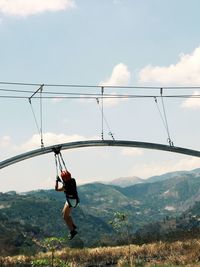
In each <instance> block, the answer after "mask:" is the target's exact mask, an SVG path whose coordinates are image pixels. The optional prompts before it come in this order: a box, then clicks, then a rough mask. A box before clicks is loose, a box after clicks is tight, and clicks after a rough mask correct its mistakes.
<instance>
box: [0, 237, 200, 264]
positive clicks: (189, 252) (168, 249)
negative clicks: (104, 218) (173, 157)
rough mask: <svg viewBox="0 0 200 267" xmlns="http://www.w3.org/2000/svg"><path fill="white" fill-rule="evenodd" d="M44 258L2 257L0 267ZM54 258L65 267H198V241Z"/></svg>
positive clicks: (70, 253)
mask: <svg viewBox="0 0 200 267" xmlns="http://www.w3.org/2000/svg"><path fill="white" fill-rule="evenodd" d="M48 258H49V259H50V258H51V253H40V254H38V255H36V256H35V257H25V256H15V257H5V258H1V261H0V266H31V261H34V260H36V259H39V260H42V259H43V260H44V259H48ZM55 258H56V259H59V262H62V263H65V266H69V267H97V266H99V267H100V266H102V267H103V266H116V267H126V266H127V267H128V266H130V267H131V266H145V267H153V266H154V267H155V266H163V267H164V266H165V267H173V266H182V267H183V266H187V267H191V266H200V240H197V239H195V240H188V241H185V242H180V241H177V242H173V243H165V242H157V243H152V244H144V245H141V246H137V245H130V246H121V247H100V248H93V249H70V248H66V249H64V250H62V251H57V252H56V253H55ZM56 262H57V263H56ZM38 266H40V265H38ZM41 266H42V265H41ZM43 266H44V265H43ZM46 266H50V265H46ZM54 266H61V265H60V264H59V263H58V261H55V264H54ZM62 266H64V265H62Z"/></svg>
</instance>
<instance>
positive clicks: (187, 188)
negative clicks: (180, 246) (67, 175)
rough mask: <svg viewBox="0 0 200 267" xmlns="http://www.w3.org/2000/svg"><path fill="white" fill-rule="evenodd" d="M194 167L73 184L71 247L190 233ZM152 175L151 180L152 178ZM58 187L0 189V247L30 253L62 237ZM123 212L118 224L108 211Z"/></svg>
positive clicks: (195, 208) (199, 215) (195, 226)
mask: <svg viewBox="0 0 200 267" xmlns="http://www.w3.org/2000/svg"><path fill="white" fill-rule="evenodd" d="M199 178H200V169H197V170H194V171H191V172H175V173H170V174H165V175H162V176H160V180H159V177H152V178H150V181H148V180H147V181H145V182H143V183H139V184H135V185H132V186H128V187H120V186H117V185H108V184H101V183H92V184H86V185H82V186H79V187H78V191H79V195H80V199H81V203H80V205H79V207H77V208H76V209H75V210H73V217H74V220H75V222H76V224H77V226H78V232H79V233H78V235H77V236H76V237H75V239H74V240H73V242H70V243H69V244H67V246H68V247H71V248H86V247H97V246H105V245H106V246H116V245H123V244H127V243H131V242H132V243H134V244H143V243H150V242H154V241H175V240H183V239H185V237H186V238H187V239H188V238H191V237H192V238H196V237H198V235H199V232H200V202H199V201H200V179H199ZM154 180H156V181H155V182H153V181H154ZM64 201H65V196H64V194H63V193H62V192H55V190H38V191H31V192H26V193H24V194H18V193H16V192H14V191H11V192H7V193H0V252H1V256H7V255H9V256H10V255H17V254H24V255H34V254H36V253H38V251H39V250H41V247H40V246H39V243H40V242H41V240H44V239H45V238H48V237H57V238H60V237H62V238H66V237H67V235H68V230H67V227H66V225H65V223H64V221H63V219H62V216H61V210H62V208H63V204H64ZM117 212H120V213H122V214H124V218H125V221H124V222H123V223H122V225H121V226H122V227H121V228H120V229H116V228H115V227H113V224H111V222H113V220H114V214H116V213H117Z"/></svg>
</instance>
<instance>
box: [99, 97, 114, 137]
mask: <svg viewBox="0 0 200 267" xmlns="http://www.w3.org/2000/svg"><path fill="white" fill-rule="evenodd" d="M96 101H97V104H98V107H99V110H100V112H101V119H103V121H104V122H105V124H106V126H107V128H108V134H109V135H110V136H111V138H112V140H113V141H114V140H115V138H114V135H113V133H112V131H111V128H110V126H109V123H108V121H107V119H106V117H105V114H104V112H102V107H100V103H99V98H98V97H97V98H96ZM102 125H103V122H102ZM102 129H103V127H102ZM103 132H104V131H103V130H102V133H103ZM101 136H102V134H101ZM102 140H103V139H102Z"/></svg>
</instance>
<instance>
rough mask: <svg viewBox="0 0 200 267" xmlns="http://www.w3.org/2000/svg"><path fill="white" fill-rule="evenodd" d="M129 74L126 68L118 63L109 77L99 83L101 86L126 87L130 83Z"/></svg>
mask: <svg viewBox="0 0 200 267" xmlns="http://www.w3.org/2000/svg"><path fill="white" fill-rule="evenodd" d="M130 77H131V75H130V72H129V70H128V67H127V66H126V65H125V64H123V63H119V64H117V65H116V66H115V67H114V69H113V71H112V74H111V76H110V77H109V78H108V79H107V80H105V81H102V82H101V83H100V85H101V86H126V85H128V84H129V82H130Z"/></svg>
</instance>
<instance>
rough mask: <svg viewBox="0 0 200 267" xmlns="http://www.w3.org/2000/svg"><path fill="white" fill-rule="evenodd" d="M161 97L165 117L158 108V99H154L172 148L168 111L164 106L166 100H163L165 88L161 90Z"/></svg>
mask: <svg viewBox="0 0 200 267" xmlns="http://www.w3.org/2000/svg"><path fill="white" fill-rule="evenodd" d="M160 97H161V103H162V110H163V114H164V116H163V115H162V112H161V110H160V108H159V106H158V102H157V98H156V97H154V100H155V103H156V106H157V109H158V112H159V114H160V117H161V119H162V122H163V125H164V127H165V129H166V132H167V136H168V138H167V142H168V143H169V145H170V146H174V143H173V142H172V140H171V138H170V133H169V126H168V122H167V115H166V110H165V105H164V100H163V88H160Z"/></svg>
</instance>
